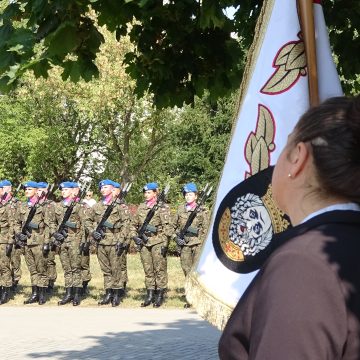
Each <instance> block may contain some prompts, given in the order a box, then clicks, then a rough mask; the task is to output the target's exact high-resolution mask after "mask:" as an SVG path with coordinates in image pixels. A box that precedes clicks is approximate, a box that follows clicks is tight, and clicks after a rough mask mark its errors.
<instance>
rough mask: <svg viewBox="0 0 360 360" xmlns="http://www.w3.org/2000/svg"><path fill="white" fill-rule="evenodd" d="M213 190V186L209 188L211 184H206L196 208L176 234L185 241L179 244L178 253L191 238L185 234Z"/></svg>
mask: <svg viewBox="0 0 360 360" xmlns="http://www.w3.org/2000/svg"><path fill="white" fill-rule="evenodd" d="M211 192H212V187H210V188H209V184H206V185H205V187H204V189H203V190H201V192H200V194H199V201H198V202H197V204H196V207H195V209H194V210H193V211H191V212H190V214H189V216H188V218H187V220H186V223H185V225H184V227H183V228H182V229H181V230H180V232H179V233H178V234H176V236H177V238H178V239H181V240H182V241H181V242H182V243H183V245H179V244H178V248H177V253H180V252H181V249H182V247H183V246H184V245H185V244H186V243H188V242H189V239H187V240H186V238H185V235H186V234H187V233H188V231H189V229H190V227H191V224H192V223H193V221H194V219H195V217H196V215H197V214H198V213H199V212H200V210H201V208H202V206H203V204H204V203H205V201H206V200H207V198H208V197H209V195H210V194H211Z"/></svg>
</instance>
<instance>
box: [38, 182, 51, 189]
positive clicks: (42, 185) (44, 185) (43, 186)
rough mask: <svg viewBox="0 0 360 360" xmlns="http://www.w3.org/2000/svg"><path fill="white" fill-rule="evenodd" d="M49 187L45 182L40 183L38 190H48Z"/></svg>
mask: <svg viewBox="0 0 360 360" xmlns="http://www.w3.org/2000/svg"><path fill="white" fill-rule="evenodd" d="M48 186H49V184H48V183H47V182H45V181H40V182H38V188H39V189H45V188H47V187H48Z"/></svg>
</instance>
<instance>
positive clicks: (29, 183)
mask: <svg viewBox="0 0 360 360" xmlns="http://www.w3.org/2000/svg"><path fill="white" fill-rule="evenodd" d="M23 187H24V188H34V189H37V188H38V187H39V185H38V183H37V182H35V181H31V180H30V181H27V182H25V183H24V184H23Z"/></svg>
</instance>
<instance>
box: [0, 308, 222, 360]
mask: <svg viewBox="0 0 360 360" xmlns="http://www.w3.org/2000/svg"><path fill="white" fill-rule="evenodd" d="M220 334H221V333H220V331H219V330H217V329H216V328H214V327H213V326H211V325H210V324H209V323H207V322H206V321H204V320H202V319H201V318H200V317H199V316H198V315H197V314H196V312H195V311H194V310H192V309H161V308H160V309H153V308H146V309H142V308H137V309H128V308H126V309H125V308H111V307H106V308H104V307H101V308H98V307H83V308H82V307H77V308H74V307H72V306H64V307H56V306H48V307H47V306H38V305H29V306H19V307H18V306H6V305H2V306H1V307H0V359H11V360H20V359H21V360H23V359H59V360H70V359H71V360H73V359H92V360H95V359H104V360H105V359H106V360H112V359H116V360H117V359H121V360H122V359H124V360H128V359H129V360H130V359H131V360H132V359H141V360H147V359H149V360H152V359H154V360H160V359H171V360H172V359H182V360H192V359H195V360H207V359H217V358H218V355H217V344H218V340H219V338H220Z"/></svg>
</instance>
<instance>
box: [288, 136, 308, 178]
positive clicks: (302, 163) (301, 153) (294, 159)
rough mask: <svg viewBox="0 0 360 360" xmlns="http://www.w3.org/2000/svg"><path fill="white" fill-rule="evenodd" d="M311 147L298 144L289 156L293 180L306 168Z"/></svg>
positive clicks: (302, 143)
mask: <svg viewBox="0 0 360 360" xmlns="http://www.w3.org/2000/svg"><path fill="white" fill-rule="evenodd" d="M309 155H310V149H309V145H307V144H305V143H304V142H299V143H297V144H296V145H295V146H294V147H293V149H292V150H291V151H290V154H289V161H290V174H291V177H292V178H295V177H296V176H298V175H299V174H300V173H301V172H302V171H303V170H304V168H305V167H306V165H307V163H308V161H309Z"/></svg>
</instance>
